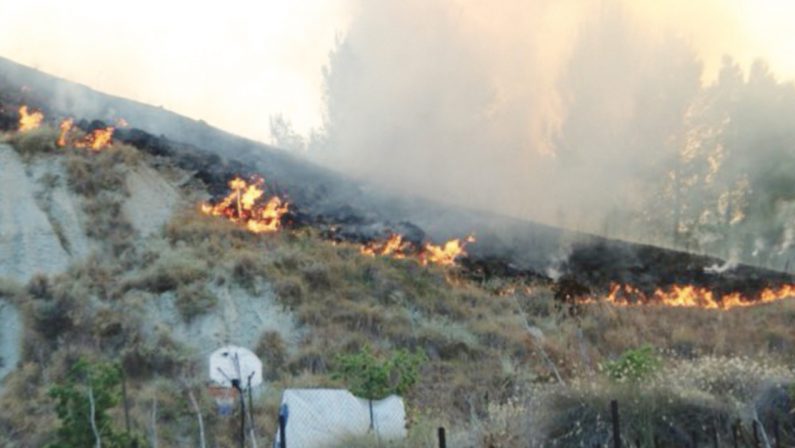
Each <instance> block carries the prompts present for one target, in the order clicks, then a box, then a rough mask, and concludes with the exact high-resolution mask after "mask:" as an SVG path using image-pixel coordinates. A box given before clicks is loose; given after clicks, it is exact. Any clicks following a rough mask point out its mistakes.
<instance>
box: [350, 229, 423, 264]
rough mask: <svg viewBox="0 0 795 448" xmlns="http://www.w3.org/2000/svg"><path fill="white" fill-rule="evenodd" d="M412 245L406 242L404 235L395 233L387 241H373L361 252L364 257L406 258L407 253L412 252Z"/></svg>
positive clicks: (361, 249)
mask: <svg viewBox="0 0 795 448" xmlns="http://www.w3.org/2000/svg"><path fill="white" fill-rule="evenodd" d="M411 246H412V244H411V242H410V241H404V240H403V235H400V234H398V233H393V234H392V235H390V236H389V238H387V239H386V240H383V241H372V242H370V243H367V244H365V245H364V246H362V247H361V248H359V251H360V252H361V253H362V254H363V255H368V256H371V257H374V256H376V255H383V256H390V255H391V256H392V257H394V258H398V259H401V258H406V253H407V252H409V251H411V249H412V247H411Z"/></svg>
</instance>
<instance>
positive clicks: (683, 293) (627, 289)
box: [586, 284, 795, 310]
mask: <svg viewBox="0 0 795 448" xmlns="http://www.w3.org/2000/svg"><path fill="white" fill-rule="evenodd" d="M790 297H795V285H782V286H779V287H775V288H766V289H764V290H762V291H761V292H760V293H759V294H758V297H756V298H751V297H746V296H743V295H742V294H741V293H739V292H733V293H729V294H723V295H717V294H715V293H713V292H712V291H711V290H709V289H707V288H703V287H699V286H694V285H674V286H671V287H670V288H668V289H665V290H663V289H661V288H658V289H657V290H655V291H654V293H652V294H650V295H647V294H644V293H643V292H642V291H640V290H639V289H637V288H634V287H632V286H630V285H619V284H614V285H612V286H611V288H610V292H609V293H608V295H607V297H606V298H605V301H606V302H607V303H610V304H613V305H617V306H636V305H660V306H669V307H694V308H705V309H721V310H727V309H731V308H738V307H748V306H754V305H760V304H763V303H770V302H776V301H778V300H783V299H786V298H790ZM586 302H592V300H586Z"/></svg>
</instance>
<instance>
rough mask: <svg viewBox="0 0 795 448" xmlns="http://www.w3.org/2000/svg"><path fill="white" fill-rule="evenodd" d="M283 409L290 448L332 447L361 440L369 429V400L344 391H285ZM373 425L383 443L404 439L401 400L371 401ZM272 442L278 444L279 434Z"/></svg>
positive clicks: (395, 396) (403, 411) (404, 425)
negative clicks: (284, 408) (343, 441)
mask: <svg viewBox="0 0 795 448" xmlns="http://www.w3.org/2000/svg"><path fill="white" fill-rule="evenodd" d="M282 405H287V410H288V417H287V429H286V431H285V433H286V435H287V446H288V447H289V448H324V447H328V446H335V445H336V444H337V443H339V442H340V441H342V440H345V439H346V438H347V437H355V436H364V435H366V434H367V433H368V431H369V429H370V407H369V402H368V400H365V399H362V398H358V397H356V396H354V395H353V394H352V393H350V392H349V391H347V390H344V389H287V390H285V391H284V393H283V394H282ZM373 423H374V431H375V433H376V434H377V435H378V436H379V437H380V438H381V439H382V440H385V441H386V440H397V439H403V438H405V437H406V410H405V407H404V405H403V399H402V398H400V397H398V396H397V395H391V396H389V397H387V398H384V399H383V400H377V401H373ZM275 440H276V441H279V440H281V439H280V434H279V433H278V430H277V435H276V438H275ZM276 446H278V444H276Z"/></svg>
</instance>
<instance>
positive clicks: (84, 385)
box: [49, 359, 134, 448]
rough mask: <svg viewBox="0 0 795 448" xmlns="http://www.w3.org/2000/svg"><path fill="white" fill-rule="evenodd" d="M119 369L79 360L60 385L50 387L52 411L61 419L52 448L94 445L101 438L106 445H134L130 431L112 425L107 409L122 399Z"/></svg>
mask: <svg viewBox="0 0 795 448" xmlns="http://www.w3.org/2000/svg"><path fill="white" fill-rule="evenodd" d="M120 384H121V370H120V369H119V367H118V366H117V365H115V364H109V363H96V364H90V363H88V362H87V361H86V360H84V359H80V360H78V361H77V362H76V363H75V364H74V365H73V366H72V368H71V369H70V371H69V374H68V375H67V378H66V379H65V380H64V382H62V383H61V384H59V385H57V386H54V387H52V388H51V389H50V392H49V395H50V397H52V398H54V399H55V400H56V405H55V412H56V413H57V414H58V418H59V419H60V421H61V425H60V427H59V428H58V431H57V433H56V439H57V441H56V442H55V443H53V444H51V445H50V446H51V447H53V448H55V447H58V448H72V447H74V448H83V447H89V446H96V445H97V443H96V438H97V436H99V437H100V439H101V441H102V445H103V446H106V447H125V448H126V447H129V446H133V443H134V442H133V440H132V438H131V436H130V435H129V434H124V433H121V432H120V431H118V430H116V429H115V428H114V427H113V423H112V421H111V418H110V416H109V415H108V411H109V410H110V409H111V408H113V407H115V406H116V405H118V404H119V402H120V399H121V388H120Z"/></svg>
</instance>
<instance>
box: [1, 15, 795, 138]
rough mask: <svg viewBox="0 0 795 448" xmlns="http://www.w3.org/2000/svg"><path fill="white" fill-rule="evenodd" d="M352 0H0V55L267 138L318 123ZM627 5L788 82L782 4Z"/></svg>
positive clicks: (706, 49)
mask: <svg viewBox="0 0 795 448" xmlns="http://www.w3.org/2000/svg"><path fill="white" fill-rule="evenodd" d="M358 1H361V0H300V1H287V0H251V1H245V0H226V1H207V2H202V1H190V0H184V1H183V0H138V1H135V2H113V1H107V0H104V1H99V0H71V1H62V0H0V55H1V56H4V57H8V58H11V59H13V60H16V61H18V62H21V63H24V64H26V65H31V66H34V67H36V68H39V69H41V70H44V71H46V72H49V73H52V74H55V75H58V76H62V77H65V78H67V79H70V80H73V81H77V82H81V83H84V84H87V85H89V86H91V87H93V88H96V89H99V90H103V91H106V92H108V93H112V94H116V95H121V96H125V97H129V98H133V99H136V100H140V101H144V102H147V103H151V104H154V105H162V106H164V107H166V108H168V109H171V110H174V111H177V112H179V113H182V114H185V115H188V116H190V117H193V118H201V119H204V120H206V121H208V122H209V123H211V124H213V125H216V126H219V127H222V128H225V129H228V130H230V131H233V132H236V133H239V134H243V135H245V136H248V137H253V138H257V139H260V140H269V135H268V131H269V129H268V118H269V116H270V115H271V114H275V113H283V114H284V115H285V116H287V117H288V118H289V119H290V120H292V122H293V123H294V125H295V127H296V128H297V129H298V130H299V131H301V132H307V131H308V130H309V129H310V128H312V127H315V126H318V125H320V123H321V113H322V101H323V91H322V67H323V66H324V64H325V63H326V61H327V56H328V53H329V51H330V50H331V49H332V48H333V46H334V42H335V36H337V35H340V34H342V33H344V32H345V30H346V28H347V26H348V24H349V23H350V22H351V19H352V17H353V16H354V15H355V14H356V9H357V6H356V5H357V2H358ZM372 1H380V0H372ZM512 3H514V4H515V2H512ZM583 3H584V1H583ZM591 3H592V2H591ZM485 4H489V5H495V6H494V9H497V10H498V9H500V6H499V5H500V2H499V1H498V2H494V3H492V2H488V3H486V2H478V1H474V0H470V1H468V0H450V7H451V8H458V9H460V11H461V14H462V15H470V16H471V15H478V17H477V19H480V24H479V25H476V26H480V27H482V28H483V29H491V30H493V29H496V28H500V27H501V26H502V23H499V21H500V20H503V18H504V17H505V15H504V14H493V15H492V14H489V11H488V10H487V9H486V8H485V7H484V5H485ZM561 4H562V5H569V6H568V7H561V8H560V9H559V12H558V13H557V14H559V15H561V16H564V17H562V18H561V17H559V18H558V19H559V20H558V21H556V22H551V23H552V24H551V25H549V26H550V27H552V26H557V25H556V24H557V23H561V24H566V25H565V26H567V27H568V28H569V29H570V30H571V29H574V27H573V26H571V22H572V21H576V20H578V19H579V17H577V16H578V11H581V9H580V8H577V5H578V2H576V1H570V2H561ZM627 4H629V5H630V9H631V10H634V13H635V14H637V16H638V17H639V20H644V21H649V24H650V25H654V26H656V27H659V28H660V29H661V30H668V29H675V30H676V32H677V33H680V34H683V35H685V36H687V38H688V39H690V41H691V42H692V45H693V47H694V48H696V49H697V50H698V51H699V52H701V54H702V55H703V57H704V58H705V62H706V65H707V68H708V69H709V67H710V66H714V65H715V64H716V61H718V60H719V57H720V55H721V54H723V53H726V52H729V53H732V54H733V55H734V56H735V57H737V58H738V59H740V60H741V61H743V62H747V60H748V59H750V58H752V57H754V56H761V57H764V58H766V59H767V60H768V61H769V62H770V63H771V66H772V67H773V69H774V70H775V71H776V72H777V73H778V74H779V75H780V76H783V77H792V76H793V75H795V57H793V55H795V27H793V26H792V18H793V17H795V2H793V1H792V0H703V1H698V2H693V1H685V0H671V1H660V0H635V1H627ZM694 4H695V5H694ZM529 13H531V12H529ZM468 21H469V22H470V23H478V21H477V20H475V21H472V20H469V19H468ZM506 28H507V26H506ZM553 35H554V34H553ZM508 36H510V34H509V35H508ZM508 38H509V37H508ZM550 48H551V49H552V50H550V51H555V49H556V48H558V46H557V45H555V43H554V42H551V43H550Z"/></svg>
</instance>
